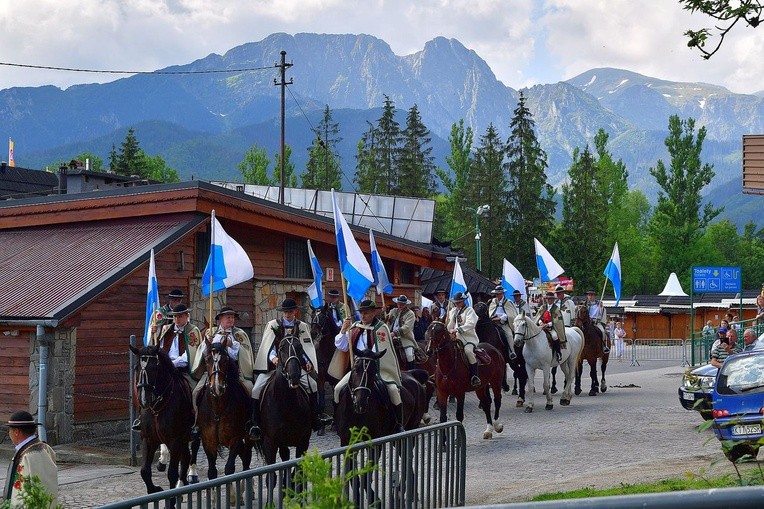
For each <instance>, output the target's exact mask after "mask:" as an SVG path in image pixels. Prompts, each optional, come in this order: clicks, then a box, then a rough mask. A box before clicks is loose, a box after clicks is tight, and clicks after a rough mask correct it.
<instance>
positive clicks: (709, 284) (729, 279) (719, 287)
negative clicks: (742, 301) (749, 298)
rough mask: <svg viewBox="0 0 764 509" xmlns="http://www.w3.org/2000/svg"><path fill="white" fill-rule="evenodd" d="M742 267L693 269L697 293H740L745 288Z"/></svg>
mask: <svg viewBox="0 0 764 509" xmlns="http://www.w3.org/2000/svg"><path fill="white" fill-rule="evenodd" d="M741 279H742V278H741V275H740V267H693V268H692V291H693V292H695V293H738V292H740V289H741V288H742V287H743V285H742V283H741Z"/></svg>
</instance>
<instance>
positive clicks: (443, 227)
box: [435, 119, 473, 239]
mask: <svg viewBox="0 0 764 509" xmlns="http://www.w3.org/2000/svg"><path fill="white" fill-rule="evenodd" d="M472 140H473V134H472V128H471V127H466V128H465V127H464V119H461V120H459V123H458V124H452V125H451V133H450V134H449V135H448V142H449V145H450V146H451V152H450V154H449V155H448V156H446V163H447V164H448V167H449V168H450V169H451V173H449V172H447V171H446V170H444V169H442V168H436V169H435V172H436V173H437V175H438V177H439V178H440V180H441V182H443V187H445V189H446V191H447V192H446V194H445V195H444V196H443V197H442V198H441V199H439V200H438V201H437V203H436V207H437V211H438V212H437V214H435V220H436V221H437V222H438V224H437V225H436V226H437V230H436V231H438V235H440V237H439V238H442V239H455V238H457V237H458V236H460V235H463V234H464V232H465V231H467V229H468V228H469V226H470V221H469V218H468V217H466V216H465V215H464V210H465V209H466V207H467V203H466V200H467V193H466V191H467V189H468V188H469V185H470V171H471V169H472V162H473V160H472ZM452 175H453V177H452Z"/></svg>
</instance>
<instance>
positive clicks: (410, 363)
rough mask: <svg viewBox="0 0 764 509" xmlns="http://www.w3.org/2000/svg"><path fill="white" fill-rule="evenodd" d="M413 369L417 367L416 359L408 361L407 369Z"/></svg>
mask: <svg viewBox="0 0 764 509" xmlns="http://www.w3.org/2000/svg"><path fill="white" fill-rule="evenodd" d="M412 369H416V363H415V362H414V361H406V370H407V371H411V370H412Z"/></svg>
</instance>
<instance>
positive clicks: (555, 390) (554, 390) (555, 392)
mask: <svg viewBox="0 0 764 509" xmlns="http://www.w3.org/2000/svg"><path fill="white" fill-rule="evenodd" d="M551 391H552V394H557V387H556V386H554V385H553V386H552V389H551Z"/></svg>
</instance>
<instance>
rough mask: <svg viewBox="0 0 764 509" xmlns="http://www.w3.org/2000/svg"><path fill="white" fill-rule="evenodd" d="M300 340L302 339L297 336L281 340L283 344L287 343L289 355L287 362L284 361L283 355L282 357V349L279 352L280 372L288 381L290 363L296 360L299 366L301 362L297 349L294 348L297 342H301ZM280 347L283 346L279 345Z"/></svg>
mask: <svg viewBox="0 0 764 509" xmlns="http://www.w3.org/2000/svg"><path fill="white" fill-rule="evenodd" d="M299 339H300V338H298V337H296V336H286V337H283V338H281V342H284V341H286V344H287V346H288V352H289V353H288V355H287V358H286V360H283V359H282V355H281V348H279V351H278V357H279V371H280V372H281V375H282V376H283V377H284V378H286V379H287V380H289V373H288V372H287V366H288V365H289V361H291V360H292V359H294V360H296V361H297V363H298V364H299V363H300V361H301V359H300V357H299V356H298V355H297V348H295V346H294V343H295V340H297V341H299ZM279 346H281V345H279Z"/></svg>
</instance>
